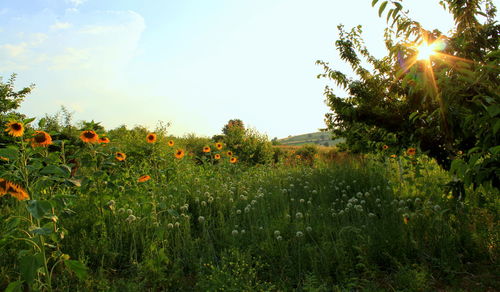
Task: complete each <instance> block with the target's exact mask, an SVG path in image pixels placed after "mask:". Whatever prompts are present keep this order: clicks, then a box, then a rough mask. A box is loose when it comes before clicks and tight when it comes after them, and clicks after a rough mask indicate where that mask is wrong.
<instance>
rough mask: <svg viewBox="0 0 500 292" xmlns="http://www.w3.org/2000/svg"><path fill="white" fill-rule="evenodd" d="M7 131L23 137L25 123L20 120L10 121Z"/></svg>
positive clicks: (12, 134)
mask: <svg viewBox="0 0 500 292" xmlns="http://www.w3.org/2000/svg"><path fill="white" fill-rule="evenodd" d="M6 126H7V128H6V129H5V132H7V134H9V135H11V136H14V137H21V136H22V135H23V134H24V125H23V124H22V123H19V122H15V121H10V122H8V123H7V125H6Z"/></svg>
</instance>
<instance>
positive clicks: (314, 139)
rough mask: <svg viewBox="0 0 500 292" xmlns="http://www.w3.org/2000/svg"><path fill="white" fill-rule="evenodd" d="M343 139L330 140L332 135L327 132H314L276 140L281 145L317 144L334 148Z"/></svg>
mask: <svg viewBox="0 0 500 292" xmlns="http://www.w3.org/2000/svg"><path fill="white" fill-rule="evenodd" d="M343 141H344V139H336V140H332V134H331V133H329V132H314V133H308V134H302V135H297V136H288V137H287V138H282V139H278V142H279V143H281V144H283V145H294V146H296V145H303V144H317V145H323V146H334V145H336V144H338V143H340V142H343Z"/></svg>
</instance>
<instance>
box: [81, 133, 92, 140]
mask: <svg viewBox="0 0 500 292" xmlns="http://www.w3.org/2000/svg"><path fill="white" fill-rule="evenodd" d="M83 136H84V137H85V138H87V139H92V138H94V137H95V134H94V133H92V132H85V133H83Z"/></svg>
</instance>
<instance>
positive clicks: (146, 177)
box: [137, 175, 151, 182]
mask: <svg viewBox="0 0 500 292" xmlns="http://www.w3.org/2000/svg"><path fill="white" fill-rule="evenodd" d="M150 179H151V177H150V176H149V175H141V177H139V178H138V179H137V181H138V182H145V181H148V180H150Z"/></svg>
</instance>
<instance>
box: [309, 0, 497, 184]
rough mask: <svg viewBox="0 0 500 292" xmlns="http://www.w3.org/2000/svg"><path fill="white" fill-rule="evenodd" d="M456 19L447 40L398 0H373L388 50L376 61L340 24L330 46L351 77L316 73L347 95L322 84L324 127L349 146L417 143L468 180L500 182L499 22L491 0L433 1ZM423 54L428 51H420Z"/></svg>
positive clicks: (356, 32)
mask: <svg viewBox="0 0 500 292" xmlns="http://www.w3.org/2000/svg"><path fill="white" fill-rule="evenodd" d="M440 3H441V4H442V6H443V7H444V9H447V10H448V11H449V12H450V13H451V14H452V16H453V18H454V20H455V28H454V30H453V31H452V32H451V33H450V35H449V36H447V35H444V34H442V33H441V32H440V31H438V30H432V31H430V30H427V29H424V28H423V27H422V26H421V25H420V24H419V23H418V22H416V21H414V20H412V19H410V18H409V17H408V15H407V13H405V12H404V10H403V6H402V0H394V1H383V2H381V3H378V0H374V1H373V2H372V5H374V6H375V5H377V4H380V5H379V6H378V12H379V15H380V16H382V15H383V14H384V12H387V13H386V15H385V17H386V19H387V21H388V28H387V29H386V33H385V44H386V47H387V49H388V54H387V56H385V57H383V58H381V59H377V58H375V57H374V56H373V55H371V54H370V53H369V51H368V50H367V48H366V47H365V46H364V44H363V40H362V37H361V33H362V29H361V27H360V26H358V27H355V28H353V29H351V30H346V29H344V27H343V26H339V27H338V28H339V32H340V38H339V40H337V42H336V47H337V50H338V51H339V53H340V57H341V58H342V60H344V61H346V62H347V63H349V64H350V66H351V68H352V70H353V71H354V73H355V75H356V78H355V79H353V78H349V77H348V75H347V74H345V73H343V72H340V71H337V70H334V69H332V68H331V67H330V65H329V64H328V63H326V62H322V61H318V62H317V63H318V64H320V65H322V66H323V67H324V73H323V74H320V75H319V76H318V77H324V78H329V79H331V80H333V81H334V82H335V84H336V85H337V86H339V87H341V88H343V89H344V90H345V91H346V92H347V96H338V95H336V93H335V90H333V89H332V88H330V87H327V88H326V89H325V96H326V102H327V104H328V105H329V107H330V108H331V110H332V112H331V113H328V114H327V115H326V123H327V126H328V127H329V128H330V129H331V130H333V132H334V134H335V135H336V136H338V137H345V138H346V143H347V145H348V147H349V148H350V149H351V150H352V151H358V152H369V151H376V150H377V149H380V147H381V145H385V144H387V145H390V146H391V147H400V148H401V149H404V148H406V147H410V146H417V147H419V149H420V150H421V151H423V152H425V153H427V154H428V155H429V156H431V157H433V158H435V159H436V160H437V161H438V163H439V164H441V165H442V166H443V167H444V168H446V169H450V168H451V169H452V170H454V171H455V172H456V173H457V174H458V175H459V176H461V178H462V179H464V180H465V181H466V182H467V183H474V184H475V185H478V184H483V183H493V185H494V186H495V187H497V188H499V187H500V181H499V175H500V173H499V171H500V170H499V169H500V162H499V161H500V160H499V154H500V146H499V144H500V136H499V130H500V97H499V92H500V90H499V82H498V76H499V73H500V67H499V60H500V53H499V51H498V45H499V38H498V34H499V31H500V26H499V25H498V24H497V22H496V21H495V20H494V18H495V13H496V8H495V6H494V5H493V4H492V2H491V1H489V0H487V1H480V0H446V1H440ZM426 53H427V54H426Z"/></svg>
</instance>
